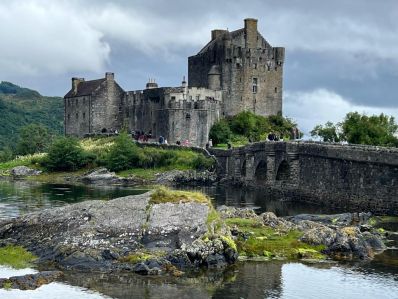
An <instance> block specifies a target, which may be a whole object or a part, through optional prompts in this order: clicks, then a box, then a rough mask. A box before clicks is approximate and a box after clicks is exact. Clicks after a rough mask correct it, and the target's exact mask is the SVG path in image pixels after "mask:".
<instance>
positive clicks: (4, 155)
mask: <svg viewBox="0 0 398 299" xmlns="http://www.w3.org/2000/svg"><path fill="white" fill-rule="evenodd" d="M13 157H14V155H13V153H12V150H11V149H10V148H8V147H6V148H4V149H3V150H1V151H0V163H3V162H7V161H11V160H12V158H13Z"/></svg>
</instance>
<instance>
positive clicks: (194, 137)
mask: <svg viewBox="0 0 398 299" xmlns="http://www.w3.org/2000/svg"><path fill="white" fill-rule="evenodd" d="M284 52H285V51H284V48H280V47H272V46H271V45H270V44H269V43H268V42H267V41H266V40H265V39H264V37H263V36H262V35H261V34H260V33H259V32H258V30H257V20H255V19H245V21H244V28H242V29H239V30H236V31H232V32H230V31H228V30H213V31H212V32H211V41H210V42H209V43H208V44H207V45H206V46H205V47H204V48H203V49H202V50H200V51H199V53H198V54H197V55H194V56H191V57H189V58H188V83H187V82H186V81H185V79H184V80H183V82H182V84H181V86H178V87H158V85H157V84H156V83H155V81H154V80H150V81H149V82H148V83H147V84H146V89H144V90H137V91H124V90H123V89H122V88H121V87H120V86H119V84H117V82H116V81H115V78H114V74H113V73H106V75H105V78H102V79H98V80H90V81H85V80H84V79H83V78H72V89H71V90H70V91H69V92H68V93H67V94H66V95H65V97H64V104H65V120H64V121H65V134H66V135H75V136H79V137H83V136H86V135H90V134H99V133H105V132H110V131H114V130H119V131H120V129H121V128H123V127H127V128H128V129H129V130H130V131H136V130H139V131H144V132H146V133H149V132H150V133H151V134H152V136H153V137H154V138H157V137H159V136H163V137H165V138H166V139H167V140H168V141H169V143H175V142H177V141H185V140H188V141H189V143H190V144H192V145H197V146H204V145H205V144H206V143H207V141H208V135H209V131H210V128H211V126H212V125H213V124H214V123H215V122H216V121H217V120H219V119H220V118H222V117H228V116H233V115H235V114H237V113H239V112H241V111H244V110H249V111H252V112H254V113H256V114H259V115H264V116H267V115H275V114H278V113H281V112H282V78H283V62H284Z"/></svg>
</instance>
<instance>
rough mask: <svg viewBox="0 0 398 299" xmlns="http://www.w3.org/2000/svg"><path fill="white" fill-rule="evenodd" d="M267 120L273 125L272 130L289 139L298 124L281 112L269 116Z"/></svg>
mask: <svg viewBox="0 0 398 299" xmlns="http://www.w3.org/2000/svg"><path fill="white" fill-rule="evenodd" d="M267 120H268V123H269V124H270V126H271V131H272V132H274V133H276V134H278V135H279V136H280V137H282V138H284V139H289V138H290V136H291V134H292V130H293V128H296V127H297V124H296V123H295V122H294V121H292V120H291V119H290V118H287V117H283V116H282V115H281V114H278V115H270V116H268V117H267ZM297 137H300V136H297Z"/></svg>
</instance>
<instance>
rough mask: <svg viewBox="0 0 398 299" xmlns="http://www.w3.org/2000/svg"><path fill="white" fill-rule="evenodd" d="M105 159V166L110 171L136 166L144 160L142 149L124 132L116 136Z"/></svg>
mask: <svg viewBox="0 0 398 299" xmlns="http://www.w3.org/2000/svg"><path fill="white" fill-rule="evenodd" d="M105 159H106V165H107V167H108V168H109V169H110V170H112V171H121V170H126V169H129V168H133V167H138V166H140V162H141V161H144V160H145V159H144V156H143V155H142V151H141V150H140V149H139V148H138V147H137V145H135V144H134V143H133V141H132V140H131V138H130V136H129V135H128V134H127V133H125V132H122V133H121V134H119V136H118V137H116V139H115V143H114V144H113V145H112V146H111V148H110V150H109V153H108V155H107V157H106V158H105Z"/></svg>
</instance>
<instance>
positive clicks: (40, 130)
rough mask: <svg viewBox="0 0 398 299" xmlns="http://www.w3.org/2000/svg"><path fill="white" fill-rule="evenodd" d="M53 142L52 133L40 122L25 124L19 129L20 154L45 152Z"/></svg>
mask: <svg viewBox="0 0 398 299" xmlns="http://www.w3.org/2000/svg"><path fill="white" fill-rule="evenodd" d="M50 143H51V135H50V133H49V132H48V129H47V128H46V127H44V126H43V125H40V124H30V125H27V126H24V127H22V128H21V129H20V131H19V140H18V143H17V154H18V155H32V154H35V153H43V152H45V151H46V150H47V148H48V146H49V144H50Z"/></svg>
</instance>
